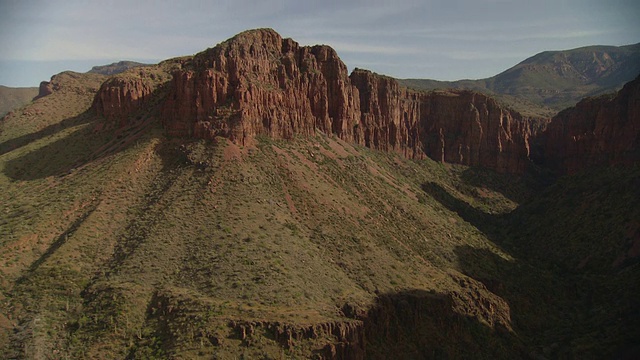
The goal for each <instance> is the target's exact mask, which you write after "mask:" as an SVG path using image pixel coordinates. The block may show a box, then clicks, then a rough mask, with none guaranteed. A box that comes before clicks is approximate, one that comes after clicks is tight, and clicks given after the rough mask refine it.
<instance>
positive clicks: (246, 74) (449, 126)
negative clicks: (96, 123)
mask: <svg viewBox="0 0 640 360" xmlns="http://www.w3.org/2000/svg"><path fill="white" fill-rule="evenodd" d="M167 63H171V64H173V65H172V66H169V65H167ZM169 73H171V76H170V77H171V80H168V78H169V76H168V74H169ZM159 88H163V89H164V88H166V91H162V92H161V93H162V94H161V95H154V93H156V92H157V90H158V89H159ZM152 98H153V99H156V100H154V101H157V102H158V103H159V106H158V107H157V110H158V114H159V117H160V118H161V119H162V124H163V126H164V128H165V130H166V132H167V134H168V135H170V136H180V137H196V138H214V137H216V136H224V137H227V138H229V139H230V140H231V141H233V142H235V143H237V144H247V143H250V142H251V141H252V140H253V139H254V138H255V137H256V136H259V135H265V136H269V137H272V138H280V139H288V138H291V137H293V136H309V135H313V134H314V133H315V131H316V130H320V131H322V132H324V133H327V134H333V135H336V136H338V137H340V138H341V139H343V140H345V141H348V142H352V143H357V144H361V145H365V146H368V147H371V148H374V149H379V150H382V151H393V152H397V153H400V154H402V155H404V156H406V157H408V158H415V159H419V158H424V157H426V156H429V157H432V158H434V159H436V160H438V161H443V162H452V163H459V164H465V165H473V166H483V167H487V168H491V169H494V170H497V171H500V172H509V173H522V172H524V171H525V170H526V168H527V166H528V163H529V138H530V136H531V134H532V130H531V129H532V126H531V121H530V120H528V119H523V118H522V117H521V116H520V115H519V114H517V113H514V112H510V111H508V110H505V109H503V108H501V107H500V106H499V105H498V104H497V103H496V102H495V101H494V100H492V99H490V98H488V97H486V96H484V95H481V94H477V93H473V92H469V91H451V92H439V93H422V92H416V91H413V90H409V89H407V88H405V87H401V86H400V85H399V84H398V82H397V81H396V80H395V79H392V78H389V77H385V76H380V75H377V74H374V73H372V72H370V71H366V70H358V69H356V70H355V71H354V72H353V73H352V74H351V75H348V73H347V68H346V66H345V64H344V63H343V62H342V61H341V60H340V58H339V57H338V55H337V54H336V52H335V51H334V50H333V49H331V48H330V47H328V46H313V47H305V46H299V45H298V43H296V42H295V41H293V40H291V39H283V38H282V37H280V35H278V34H277V33H276V32H275V31H273V30H270V29H259V30H251V31H246V32H244V33H241V34H239V35H237V36H235V37H233V38H231V39H229V40H227V41H225V42H223V43H221V44H219V45H218V46H216V47H214V48H212V49H208V50H206V51H204V52H201V53H199V54H197V55H195V56H194V57H193V58H189V59H186V58H185V59H181V60H179V61H178V60H173V61H168V62H165V64H164V65H162V64H161V66H157V67H156V68H155V70H154V68H145V69H144V70H135V71H130V72H126V73H123V74H121V75H118V76H117V77H114V78H111V79H110V80H108V81H107V82H105V83H104V84H103V86H102V88H101V89H100V91H99V93H98V94H97V96H96V99H95V101H94V106H93V107H94V110H95V111H96V113H97V114H99V115H101V116H103V117H105V118H106V119H107V122H109V124H111V125H116V126H126V125H127V124H128V123H129V122H130V121H131V118H132V117H134V115H133V114H134V113H135V112H136V111H138V110H139V109H140V108H142V107H143V106H145V105H146V104H149V103H150V101H151V99H152Z"/></svg>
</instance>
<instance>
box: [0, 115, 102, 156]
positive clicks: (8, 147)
mask: <svg viewBox="0 0 640 360" xmlns="http://www.w3.org/2000/svg"><path fill="white" fill-rule="evenodd" d="M91 121H92V117H91V115H89V114H87V112H84V113H82V114H80V115H78V116H74V117H71V118H68V119H65V120H62V121H61V122H59V123H56V124H53V125H49V126H47V127H45V128H44V129H42V130H40V131H36V132H34V133H31V134H26V135H23V136H20V137H17V138H14V139H10V140H7V141H5V142H3V143H0V155H4V154H6V153H8V152H10V151H13V150H16V149H19V148H21V147H23V146H26V145H29V144H31V143H32V142H34V141H38V140H40V139H43V138H45V137H47V136H51V135H55V134H57V133H59V132H61V131H64V130H66V129H69V128H72V127H75V126H78V125H82V124H86V123H88V122H91Z"/></svg>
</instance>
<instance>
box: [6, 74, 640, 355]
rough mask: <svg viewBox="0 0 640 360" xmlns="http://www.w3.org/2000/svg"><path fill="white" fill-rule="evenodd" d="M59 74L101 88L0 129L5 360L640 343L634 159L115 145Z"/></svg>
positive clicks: (537, 350) (158, 136)
mask: <svg viewBox="0 0 640 360" xmlns="http://www.w3.org/2000/svg"><path fill="white" fill-rule="evenodd" d="M72 75H73V76H72ZM67 76H68V77H69V81H71V82H72V83H73V82H74V81H78V82H82V81H85V82H87V83H88V84H89V86H88V88H89V89H94V90H85V91H75V90H74V91H70V92H66V93H58V92H56V93H54V94H52V95H49V96H47V97H44V98H42V99H39V100H37V101H35V102H34V103H33V104H31V105H29V106H28V107H27V108H24V109H23V110H21V111H20V112H17V113H16V114H14V115H13V116H10V117H8V118H6V119H5V120H4V121H3V122H2V123H0V126H1V127H2V128H1V131H0V187H1V188H2V189H3V191H2V192H0V204H1V205H0V213H1V214H2V216H1V217H0V353H3V354H8V355H7V357H9V358H38V357H45V356H50V357H53V358H105V357H107V358H147V359H153V358H185V359H187V358H188V359H191V358H220V359H227V358H241V357H243V358H268V359H279V358H310V357H314V356H315V357H322V356H325V355H326V356H328V355H327V354H331V353H340V354H347V355H346V356H357V354H362V353H358V351H363V350H362V349H363V348H367V349H370V350H369V351H370V352H368V353H367V357H375V355H374V354H380V355H377V356H380V358H389V357H399V358H430V357H436V358H468V357H476V358H477V357H480V358H522V357H526V356H530V355H531V354H533V355H532V356H538V355H540V356H545V357H549V358H554V357H560V358H568V357H573V358H589V357H595V358H600V357H611V356H613V355H614V354H615V353H616V352H617V351H623V350H624V349H625V346H627V345H629V344H632V342H633V341H634V339H637V338H638V332H637V329H638V328H640V327H639V326H638V324H639V323H640V320H639V319H638V318H637V315H634V314H637V312H635V313H634V311H635V310H634V306H633V304H634V303H633V301H634V299H632V294H636V293H638V290H640V289H638V282H637V279H638V278H640V276H638V270H639V269H638V262H637V257H636V258H634V257H633V256H631V255H633V250H632V249H634V246H637V242H638V240H637V239H638V226H640V225H639V224H638V223H637V219H638V218H640V214H639V210H638V206H637V204H636V202H635V201H634V200H635V199H637V198H638V195H640V194H638V189H640V187H639V186H638V179H639V178H640V175H639V172H638V169H617V170H610V169H607V170H604V171H595V170H594V171H593V172H590V173H585V174H579V175H577V176H573V177H567V178H563V179H560V180H559V181H557V182H555V183H554V184H552V185H551V186H548V187H545V186H543V185H541V183H542V182H541V181H540V180H539V179H534V178H528V177H513V176H505V175H500V174H496V173H493V172H491V171H487V170H483V169H476V168H468V167H464V166H455V165H448V164H441V163H436V162H434V161H431V160H421V161H412V160H407V159H404V158H402V157H401V156H399V155H397V154H388V153H382V152H377V151H373V150H370V149H368V148H363V147H359V146H352V145H350V144H346V143H344V142H342V141H341V140H339V139H336V138H334V137H331V136H327V135H326V134H322V133H318V134H316V135H315V136H313V137H309V138H298V139H294V140H291V141H282V140H274V139H270V138H267V137H259V138H258V139H257V144H256V145H255V146H247V147H240V146H237V145H235V144H233V143H231V142H229V141H228V140H227V139H224V138H218V139H216V140H215V141H204V140H185V139H174V138H167V137H166V136H165V135H164V134H163V132H162V130H161V129H160V128H159V124H151V125H149V126H146V127H142V128H141V127H135V126H134V127H132V128H131V129H124V130H122V131H121V132H120V133H119V136H118V137H114V136H112V134H111V133H110V132H108V131H95V129H96V125H98V123H99V122H100V121H102V120H101V119H99V118H96V117H95V116H94V115H93V114H92V113H91V112H90V111H88V110H87V109H88V108H89V106H90V104H91V100H92V95H93V93H92V91H95V89H97V86H96V84H98V83H99V81H100V79H101V77H100V76H98V75H89V74H86V75H74V74H67ZM83 76H86V78H83ZM122 76H126V74H125V75H122ZM72 89H74V88H73V87H72ZM75 89H77V88H75ZM34 108H42V109H45V108H46V109H47V116H37V117H29V115H28V113H29V111H28V110H29V109H34ZM630 254H631V255H630ZM620 319H622V320H620ZM364 341H366V346H365V344H363V343H362V342H364Z"/></svg>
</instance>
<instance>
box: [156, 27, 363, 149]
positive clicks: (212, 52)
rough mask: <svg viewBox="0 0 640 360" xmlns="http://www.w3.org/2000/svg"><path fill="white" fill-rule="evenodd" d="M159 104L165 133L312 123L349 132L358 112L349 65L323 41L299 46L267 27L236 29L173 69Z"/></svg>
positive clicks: (242, 135)
mask: <svg viewBox="0 0 640 360" xmlns="http://www.w3.org/2000/svg"><path fill="white" fill-rule="evenodd" d="M169 89H170V90H169V94H168V96H167V99H166V101H165V103H164V104H163V106H162V117H163V122H164V127H165V129H166V130H167V133H168V134H169V135H173V136H193V137H199V138H212V137H215V136H219V135H220V136H225V137H228V138H229V139H231V140H232V141H234V142H236V143H240V144H244V143H247V142H250V141H251V140H252V139H253V138H254V137H255V136H258V135H267V136H270V137H273V138H284V139H288V138H292V137H293V136H295V135H301V136H305V135H312V134H314V133H315V130H316V129H319V130H321V131H324V132H326V133H334V134H336V135H338V136H341V137H345V138H352V137H353V128H354V126H355V125H356V124H357V122H358V120H359V109H358V102H357V98H358V96H357V93H356V90H355V89H354V88H353V87H352V86H350V84H349V80H348V76H347V68H346V66H345V65H344V63H343V62H342V61H341V60H340V58H339V57H338V55H337V54H336V52H335V51H334V50H333V49H331V48H330V47H328V46H313V47H301V46H299V45H298V43H296V42H295V41H293V40H291V39H282V38H281V37H280V35H278V34H277V33H276V32H275V31H273V30H270V29H260V30H252V31H247V32H244V33H241V34H239V35H237V36H235V37H234V38H232V39H229V40H227V41H226V42H223V43H221V44H219V45H218V46H216V47H215V48H213V49H209V50H207V51H204V52H202V53H200V54H198V55H196V56H195V57H194V58H193V61H192V62H191V63H190V64H187V66H185V67H184V68H183V69H181V70H179V71H176V72H175V73H174V74H173V80H172V82H171V84H170V85H169Z"/></svg>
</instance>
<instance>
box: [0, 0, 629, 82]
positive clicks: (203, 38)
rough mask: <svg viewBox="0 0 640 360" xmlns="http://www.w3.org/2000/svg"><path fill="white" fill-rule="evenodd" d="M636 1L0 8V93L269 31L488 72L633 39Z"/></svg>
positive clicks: (402, 64) (350, 55) (459, 75)
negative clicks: (551, 53)
mask: <svg viewBox="0 0 640 360" xmlns="http://www.w3.org/2000/svg"><path fill="white" fill-rule="evenodd" d="M638 19H640V2H638V1H637V0H606V1H604V0H597V1H592V0H564V1H563V0H537V1H515V0H425V1H417V0H394V1H349V0H341V1H336V0H328V1H327V0H325V1H304V0H263V1H245V0H234V1H227V0H225V1H195V0H194V1H176V0H171V1H160V0H158V1H148V0H138V1H123V0H102V1H90V0H84V1H81V0H64V1H63V0H0V84H1V85H7V86H37V85H38V84H39V82H40V81H42V80H48V79H49V78H50V77H51V75H53V74H55V73H58V72H61V71H63V70H74V71H87V70H89V69H90V68H91V66H93V65H103V64H106V63H110V62H113V61H117V60H136V61H144V62H157V61H160V60H164V59H167V58H170V57H175V56H182V55H189V54H194V53H197V52H199V51H201V50H204V49H205V48H208V47H213V46H214V45H216V44H217V43H219V42H221V41H223V40H225V39H227V38H229V37H231V36H233V35H234V34H236V33H238V32H241V31H243V30H246V29H252V28H259V27H271V28H273V29H275V30H276V31H278V32H279V33H280V34H281V35H282V36H283V37H291V38H293V39H294V40H296V41H298V42H299V43H301V44H302V45H314V44H327V45H330V46H332V47H334V48H335V49H336V50H337V51H338V54H339V55H340V57H341V58H342V60H343V61H344V62H345V63H346V64H347V66H348V67H349V68H350V69H353V68H354V67H361V68H366V69H370V70H373V71H375V72H378V73H382V74H386V75H390V76H394V77H398V78H409V77H412V78H431V79H439V80H458V79H463V78H472V79H477V78H484V77H489V76H492V75H495V74H497V73H499V72H501V71H503V70H506V69H507V68H509V67H511V66H513V65H515V64H517V63H518V62H520V61H522V60H524V59H525V58H527V57H529V56H532V55H534V54H536V53H538V52H541V51H545V50H562V49H571V48H576V47H580V46H587V45H628V44H633V43H638V42H640V20H638Z"/></svg>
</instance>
